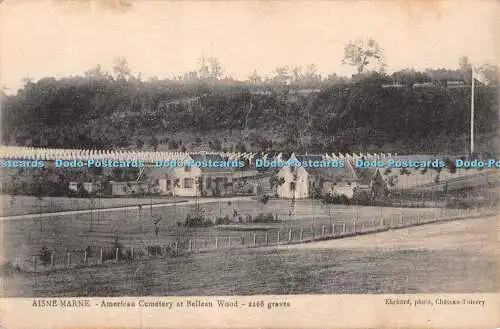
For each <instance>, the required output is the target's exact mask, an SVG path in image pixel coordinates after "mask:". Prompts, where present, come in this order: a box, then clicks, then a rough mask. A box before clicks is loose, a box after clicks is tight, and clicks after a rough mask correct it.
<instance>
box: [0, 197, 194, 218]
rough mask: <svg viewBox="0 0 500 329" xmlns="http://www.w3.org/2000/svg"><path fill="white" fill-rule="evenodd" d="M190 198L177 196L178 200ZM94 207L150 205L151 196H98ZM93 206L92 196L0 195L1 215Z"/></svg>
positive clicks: (155, 200) (157, 200) (158, 200)
mask: <svg viewBox="0 0 500 329" xmlns="http://www.w3.org/2000/svg"><path fill="white" fill-rule="evenodd" d="M187 199H188V198H181V197H177V198H176V201H181V200H187ZM172 201H173V197H156V198H153V203H154V204H158V203H167V202H172ZM93 202H94V205H93V208H94V209H98V208H112V207H121V206H134V205H139V204H142V205H148V204H150V202H151V200H150V199H149V198H101V199H99V198H96V199H94V201H93ZM91 207H92V200H91V199H90V198H68V197H44V198H42V200H41V202H40V201H39V200H38V199H37V198H36V197H33V196H25V195H15V196H13V195H0V216H2V217H3V216H15V215H24V214H37V213H39V212H40V210H41V212H42V213H43V212H56V211H68V210H86V209H90V208H91Z"/></svg>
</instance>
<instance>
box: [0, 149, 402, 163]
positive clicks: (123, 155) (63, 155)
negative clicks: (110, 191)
mask: <svg viewBox="0 0 500 329" xmlns="http://www.w3.org/2000/svg"><path fill="white" fill-rule="evenodd" d="M189 154H204V155H207V156H210V155H218V156H221V157H222V158H225V159H229V160H238V159H245V160H248V161H252V160H253V159H255V158H262V159H264V160H273V159H276V160H284V161H285V160H288V159H283V155H282V153H280V154H278V155H276V156H270V155H268V154H265V153H255V152H195V153H192V152H138V151H128V150H86V149H53V148H35V147H18V146H0V158H1V159H19V160H45V161H55V160H83V161H85V160H120V161H127V160H143V161H144V162H145V163H155V162H156V161H160V160H183V159H185V158H186V157H187V156H188V155H189ZM320 156H321V157H322V158H323V159H325V160H329V159H332V160H343V159H344V160H356V159H365V160H383V159H386V158H390V157H391V156H392V154H390V153H389V154H385V153H374V154H370V153H366V154H361V153H360V154H356V153H352V154H347V153H346V154H342V153H338V154H336V153H331V154H323V155H320Z"/></svg>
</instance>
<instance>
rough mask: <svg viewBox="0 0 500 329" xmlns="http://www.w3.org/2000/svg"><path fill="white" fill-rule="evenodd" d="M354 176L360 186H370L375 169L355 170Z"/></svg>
mask: <svg viewBox="0 0 500 329" xmlns="http://www.w3.org/2000/svg"><path fill="white" fill-rule="evenodd" d="M354 171H355V172H356V176H357V177H358V183H359V184H360V185H370V182H371V181H372V179H373V177H374V176H375V173H376V172H377V168H355V169H354Z"/></svg>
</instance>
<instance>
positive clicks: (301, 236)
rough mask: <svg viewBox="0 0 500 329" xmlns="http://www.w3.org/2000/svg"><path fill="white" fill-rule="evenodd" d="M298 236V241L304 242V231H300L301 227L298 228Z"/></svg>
mask: <svg viewBox="0 0 500 329" xmlns="http://www.w3.org/2000/svg"><path fill="white" fill-rule="evenodd" d="M299 234H300V236H299V238H300V241H302V240H304V230H303V229H302V227H301V228H300V233H299Z"/></svg>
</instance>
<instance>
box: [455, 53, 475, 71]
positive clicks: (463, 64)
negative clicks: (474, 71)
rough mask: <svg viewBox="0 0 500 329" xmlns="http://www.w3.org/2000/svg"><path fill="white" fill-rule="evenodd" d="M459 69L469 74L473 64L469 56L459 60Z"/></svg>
mask: <svg viewBox="0 0 500 329" xmlns="http://www.w3.org/2000/svg"><path fill="white" fill-rule="evenodd" d="M458 67H459V68H460V70H461V71H463V72H468V71H469V70H470V69H471V68H472V65H471V63H470V62H469V58H468V57H467V56H462V57H460V58H459V59H458Z"/></svg>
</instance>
